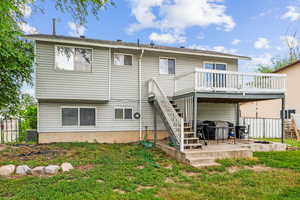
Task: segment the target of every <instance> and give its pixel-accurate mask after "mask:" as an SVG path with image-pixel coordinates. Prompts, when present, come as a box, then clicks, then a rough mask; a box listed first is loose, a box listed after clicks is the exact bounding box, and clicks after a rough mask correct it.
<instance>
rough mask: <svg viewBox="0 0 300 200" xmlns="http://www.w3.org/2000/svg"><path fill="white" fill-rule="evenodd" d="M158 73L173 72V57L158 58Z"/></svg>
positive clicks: (172, 73)
mask: <svg viewBox="0 0 300 200" xmlns="http://www.w3.org/2000/svg"><path fill="white" fill-rule="evenodd" d="M159 73H160V74H170V75H174V74H175V59H171V58H160V59H159Z"/></svg>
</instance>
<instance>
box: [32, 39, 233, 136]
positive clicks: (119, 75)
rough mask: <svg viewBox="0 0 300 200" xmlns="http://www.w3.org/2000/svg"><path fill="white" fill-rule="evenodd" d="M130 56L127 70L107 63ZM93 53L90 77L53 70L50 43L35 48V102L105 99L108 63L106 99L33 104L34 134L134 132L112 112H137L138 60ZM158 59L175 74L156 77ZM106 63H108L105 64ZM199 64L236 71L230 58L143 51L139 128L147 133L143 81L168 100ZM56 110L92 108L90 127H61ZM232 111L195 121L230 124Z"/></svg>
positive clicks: (148, 109)
mask: <svg viewBox="0 0 300 200" xmlns="http://www.w3.org/2000/svg"><path fill="white" fill-rule="evenodd" d="M114 52H116V53H125V54H132V55H133V65H132V66H117V65H114V62H113V53H114ZM109 55H110V53H109V49H105V48H93V63H92V72H91V73H85V72H62V71H56V70H55V69H54V61H55V60H54V44H50V43H40V42H38V43H37V63H38V66H37V71H36V82H37V85H36V97H37V98H38V99H80V100H108V93H109V63H110V62H111V81H110V83H111V99H110V101H109V102H108V103H104V104H67V103H64V104H61V103H40V104H39V131H40V132H66V131H70V132H71V131H125V130H139V120H136V119H133V120H115V119H114V108H115V107H132V108H133V112H138V111H139V104H138V101H139V87H138V80H139V77H138V58H139V56H140V52H139V51H129V50H127V51H125V50H120V49H116V50H112V52H111V57H109ZM159 57H170V58H175V59H176V69H175V70H176V75H160V74H159ZM110 59H111V60H110ZM205 61H214V62H222V63H227V66H228V68H227V70H231V71H237V60H236V59H220V58H206V57H201V56H188V55H179V54H167V53H152V52H147V51H145V53H144V55H143V60H142V77H141V79H142V129H143V130H144V129H145V126H147V128H148V130H153V109H152V106H151V104H149V103H148V80H150V79H151V78H153V77H156V78H157V80H158V82H159V84H160V86H161V87H162V89H163V90H164V92H165V93H166V94H167V95H168V96H173V95H174V77H175V76H177V75H180V74H183V73H187V72H192V71H193V70H194V69H195V68H196V67H202V66H203V63H204V62H205ZM62 106H90V107H96V126H95V127H62V125H61V107H62ZM234 112H235V111H234V107H233V106H232V105H230V104H225V105H223V104H218V105H217V106H215V104H213V105H210V106H203V107H202V106H201V105H200V107H199V111H198V114H199V118H203V119H204V120H218V119H220V120H227V121H233V122H234V119H235V115H234V114H233V113H234ZM158 130H165V126H164V125H163V122H162V120H161V119H160V117H158Z"/></svg>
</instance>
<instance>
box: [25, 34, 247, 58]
mask: <svg viewBox="0 0 300 200" xmlns="http://www.w3.org/2000/svg"><path fill="white" fill-rule="evenodd" d="M24 37H25V38H28V39H33V40H36V41H48V42H63V43H70V44H71V43H73V44H74V43H75V44H81V45H89V46H100V47H110V48H124V49H139V48H143V49H145V50H147V51H157V52H169V53H179V54H189V55H202V56H210V57H223V58H233V59H241V60H250V59H251V58H250V57H247V56H240V55H234V54H227V53H222V52H216V51H207V50H198V49H190V48H179V47H170V46H160V45H153V46H152V45H149V44H139V46H138V44H137V43H132V42H123V41H111V40H98V39H91V38H81V37H70V36H62V35H48V34H31V35H25V36H24Z"/></svg>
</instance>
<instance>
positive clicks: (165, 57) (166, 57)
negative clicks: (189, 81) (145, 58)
mask: <svg viewBox="0 0 300 200" xmlns="http://www.w3.org/2000/svg"><path fill="white" fill-rule="evenodd" d="M160 59H168V60H174V61H175V70H174V72H175V73H174V74H169V73H168V74H161V73H160ZM176 64H177V62H176V58H175V57H168V56H159V57H158V74H159V75H160V76H176ZM168 69H169V67H168Z"/></svg>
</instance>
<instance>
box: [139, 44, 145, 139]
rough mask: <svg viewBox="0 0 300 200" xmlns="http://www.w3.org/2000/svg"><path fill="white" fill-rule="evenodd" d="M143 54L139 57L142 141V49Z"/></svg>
mask: <svg viewBox="0 0 300 200" xmlns="http://www.w3.org/2000/svg"><path fill="white" fill-rule="evenodd" d="M141 50H142V51H141V54H140V57H139V113H140V115H141V116H140V119H139V120H140V121H139V123H140V124H139V126H140V140H142V135H143V132H142V116H143V114H142V58H143V55H144V49H143V48H142V49H141Z"/></svg>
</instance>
